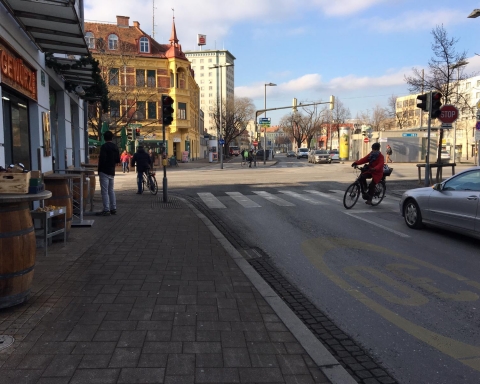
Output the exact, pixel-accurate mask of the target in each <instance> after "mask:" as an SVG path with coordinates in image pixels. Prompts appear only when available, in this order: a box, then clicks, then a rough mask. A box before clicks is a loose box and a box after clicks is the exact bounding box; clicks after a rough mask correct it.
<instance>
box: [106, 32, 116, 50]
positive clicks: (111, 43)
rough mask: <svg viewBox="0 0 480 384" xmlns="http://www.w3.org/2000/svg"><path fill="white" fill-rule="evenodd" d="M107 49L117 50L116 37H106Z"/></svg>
mask: <svg viewBox="0 0 480 384" xmlns="http://www.w3.org/2000/svg"><path fill="white" fill-rule="evenodd" d="M108 49H111V50H115V49H118V36H117V35H113V34H112V35H110V36H108Z"/></svg>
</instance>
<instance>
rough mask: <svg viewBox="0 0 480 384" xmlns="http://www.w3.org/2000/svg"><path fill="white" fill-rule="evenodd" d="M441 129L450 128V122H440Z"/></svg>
mask: <svg viewBox="0 0 480 384" xmlns="http://www.w3.org/2000/svg"><path fill="white" fill-rule="evenodd" d="M442 129H452V124H450V123H442Z"/></svg>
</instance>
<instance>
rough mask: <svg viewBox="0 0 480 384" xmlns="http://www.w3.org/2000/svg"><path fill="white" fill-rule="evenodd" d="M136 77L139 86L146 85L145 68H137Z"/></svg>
mask: <svg viewBox="0 0 480 384" xmlns="http://www.w3.org/2000/svg"><path fill="white" fill-rule="evenodd" d="M135 79H136V84H137V87H144V86H145V70H144V69H137V70H136V71H135Z"/></svg>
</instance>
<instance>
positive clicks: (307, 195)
mask: <svg viewBox="0 0 480 384" xmlns="http://www.w3.org/2000/svg"><path fill="white" fill-rule="evenodd" d="M344 193H345V191H340V190H329V191H328V192H321V191H317V190H313V189H305V190H295V191H292V190H278V191H276V193H272V192H267V191H257V190H255V191H251V195H249V196H250V197H249V196H246V195H245V194H243V193H241V192H237V191H234V192H233V191H232V192H225V194H222V193H220V194H218V195H217V196H214V195H213V194H212V193H210V192H198V193H197V195H198V197H199V198H200V199H201V201H202V202H203V203H204V204H205V205H206V206H207V207H208V208H210V209H226V208H227V206H231V204H232V203H231V202H234V203H233V204H235V203H238V204H239V205H240V206H241V207H243V208H261V207H266V206H268V205H270V204H274V205H277V206H279V207H295V206H297V205H298V204H299V203H300V202H301V203H307V204H310V205H314V206H321V205H327V204H332V203H333V202H335V203H336V204H342V202H343V195H344ZM257 197H258V198H257ZM361 203H362V201H359V202H358V203H357V204H358V206H359V207H361ZM380 206H381V207H382V208H383V209H388V210H392V211H396V210H398V200H397V198H392V197H388V196H386V197H385V198H384V200H383V201H382V202H381V204H380Z"/></svg>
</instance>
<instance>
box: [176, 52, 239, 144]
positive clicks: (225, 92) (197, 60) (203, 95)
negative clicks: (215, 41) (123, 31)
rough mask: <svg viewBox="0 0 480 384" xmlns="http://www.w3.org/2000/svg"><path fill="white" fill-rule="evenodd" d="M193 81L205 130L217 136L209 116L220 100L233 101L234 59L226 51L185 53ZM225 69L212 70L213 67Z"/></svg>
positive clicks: (212, 120) (215, 128) (213, 122)
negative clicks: (198, 93)
mask: <svg viewBox="0 0 480 384" xmlns="http://www.w3.org/2000/svg"><path fill="white" fill-rule="evenodd" d="M185 56H186V57H187V58H188V60H190V62H191V64H192V69H193V71H194V73H195V79H196V81H197V83H198V85H199V87H200V108H201V109H202V110H203V111H204V112H205V130H206V132H207V133H208V134H209V135H211V136H217V127H216V125H215V120H214V119H213V118H212V117H211V114H212V113H213V112H214V111H215V108H216V107H217V106H219V105H220V99H222V100H227V99H230V100H233V98H234V96H235V90H234V89H235V69H234V68H235V67H234V62H235V57H234V56H233V55H232V54H231V53H230V52H229V51H228V50H224V49H222V50H204V51H185ZM226 64H231V66H227V67H219V68H214V66H215V65H218V66H225V65H226Z"/></svg>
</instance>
